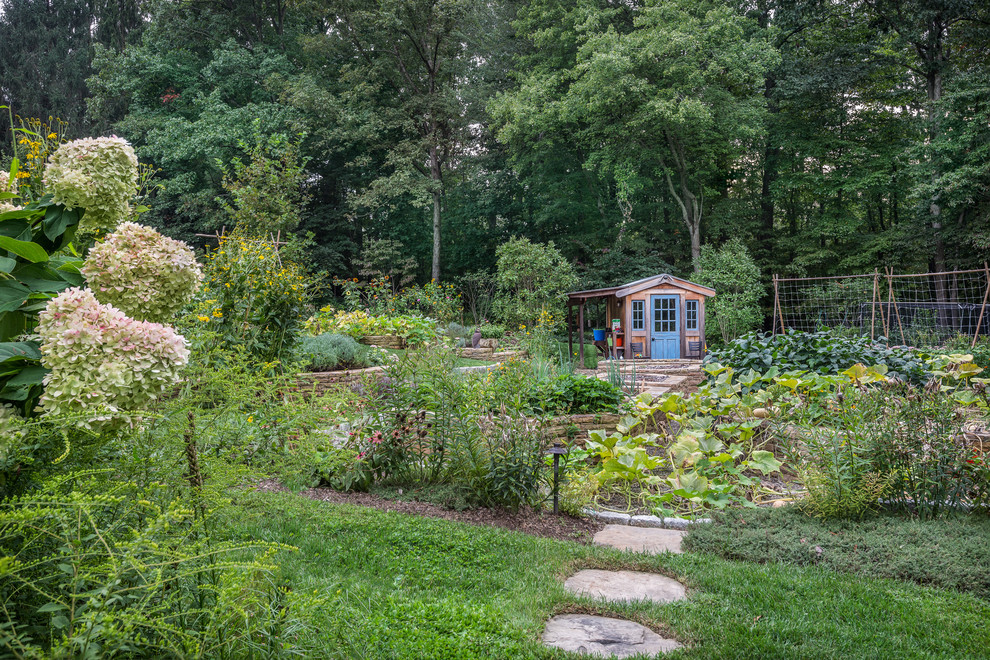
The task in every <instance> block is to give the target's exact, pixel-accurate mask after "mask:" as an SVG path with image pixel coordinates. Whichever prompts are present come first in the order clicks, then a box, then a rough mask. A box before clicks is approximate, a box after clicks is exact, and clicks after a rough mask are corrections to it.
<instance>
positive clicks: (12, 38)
mask: <svg viewBox="0 0 990 660" xmlns="http://www.w3.org/2000/svg"><path fill="white" fill-rule="evenodd" d="M94 20H95V18H94V15H93V12H92V10H91V8H90V6H89V3H87V2H84V1H82V0H0V105H7V106H10V107H11V108H13V110H14V112H15V113H17V114H20V115H21V116H22V117H48V116H49V115H52V116H58V117H60V118H61V119H62V120H64V121H65V122H67V123H68V124H69V126H70V130H71V131H72V132H73V135H70V136H69V137H72V136H74V135H76V134H82V133H85V132H86V131H87V128H88V124H87V121H86V117H85V110H86V106H85V101H84V99H85V98H86V93H87V90H86V77H87V76H89V74H90V45H91V43H92V38H91V34H90V30H91V28H92V25H93V22H94ZM4 123H6V122H4ZM0 139H2V141H0V144H3V145H9V144H10V135H9V134H8V133H7V127H6V126H4V127H3V129H2V132H0Z"/></svg>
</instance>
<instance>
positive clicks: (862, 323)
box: [773, 264, 990, 346]
mask: <svg viewBox="0 0 990 660" xmlns="http://www.w3.org/2000/svg"><path fill="white" fill-rule="evenodd" d="M773 296H774V306H773V333H774V334H777V333H779V332H785V331H787V330H789V329H793V330H801V331H805V332H814V331H817V330H823V329H832V330H839V331H845V332H849V333H851V334H861V335H866V334H869V336H870V338H871V339H873V340H878V339H882V340H885V341H887V342H898V341H899V342H900V343H901V344H911V345H935V344H939V343H942V342H944V341H945V340H946V339H948V338H949V337H953V336H956V335H960V334H961V335H967V336H971V337H972V343H971V346H975V345H976V341H977V339H978V338H979V337H980V336H981V335H988V334H990V328H988V326H990V318H988V315H987V313H986V312H987V301H988V298H990V267H988V266H987V264H984V266H983V268H978V269H972V270H955V271H946V272H939V273H912V274H896V273H894V271H893V269H890V268H885V269H884V270H883V271H882V272H881V271H880V270H879V269H875V270H874V271H873V272H872V273H866V274H862V275H839V276H832V277H792V278H786V277H779V276H777V275H774V276H773Z"/></svg>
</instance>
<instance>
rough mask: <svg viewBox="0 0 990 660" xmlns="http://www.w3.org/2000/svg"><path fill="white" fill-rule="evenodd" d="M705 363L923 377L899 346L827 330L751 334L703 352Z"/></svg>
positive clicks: (915, 359) (920, 366) (918, 363)
mask: <svg viewBox="0 0 990 660" xmlns="http://www.w3.org/2000/svg"><path fill="white" fill-rule="evenodd" d="M705 364H725V365H730V366H732V367H733V368H734V369H736V370H737V371H740V372H741V371H745V370H747V369H755V370H756V371H760V372H762V371H767V370H768V369H771V368H773V367H776V368H777V370H778V371H782V372H783V371H791V370H803V371H810V372H814V373H817V374H822V375H827V374H837V373H839V372H841V371H844V370H846V369H848V368H849V367H851V366H853V365H854V364H864V365H867V366H874V365H884V366H886V367H887V369H888V372H889V374H890V375H891V376H896V377H899V378H902V379H904V380H910V381H912V382H915V383H923V382H924V381H925V380H927V377H928V374H927V370H926V367H925V363H924V357H923V356H922V355H920V354H919V353H918V352H916V351H914V350H912V349H910V348H903V347H890V346H887V344H886V343H884V342H879V341H871V340H870V339H869V337H865V336H853V337H850V336H845V335H842V334H839V333H837V332H835V331H831V330H823V331H820V332H787V333H785V334H779V335H768V334H764V333H759V332H751V333H749V334H746V335H743V336H742V337H739V338H738V339H735V340H733V341H730V342H727V343H726V344H725V346H723V347H721V348H718V349H716V350H713V351H711V352H709V353H708V354H707V355H706V356H705Z"/></svg>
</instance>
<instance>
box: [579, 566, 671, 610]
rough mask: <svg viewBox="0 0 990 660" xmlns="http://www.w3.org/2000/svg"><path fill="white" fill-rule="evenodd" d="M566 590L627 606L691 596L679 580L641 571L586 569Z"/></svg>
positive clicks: (668, 601) (666, 601)
mask: <svg viewBox="0 0 990 660" xmlns="http://www.w3.org/2000/svg"><path fill="white" fill-rule="evenodd" d="M564 589H567V590H568V591H570V592H571V593H572V594H577V595H578V596H590V597H592V598H602V599H604V600H608V601H613V602H624V603H632V602H635V601H638V600H649V601H653V602H654V603H672V602H674V601H675V600H683V599H684V598H686V597H687V596H686V595H685V593H684V585H683V584H681V583H680V582H678V581H677V580H674V579H673V578H669V577H667V576H666V575H657V574H656V573H643V572H640V571H601V570H597V569H586V570H583V571H578V572H577V573H575V574H574V575H572V576H571V577H569V578H567V581H566V582H564Z"/></svg>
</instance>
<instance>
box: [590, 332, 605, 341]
mask: <svg viewBox="0 0 990 660" xmlns="http://www.w3.org/2000/svg"><path fill="white" fill-rule="evenodd" d="M592 332H593V333H594V335H595V341H605V331H604V330H592Z"/></svg>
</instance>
